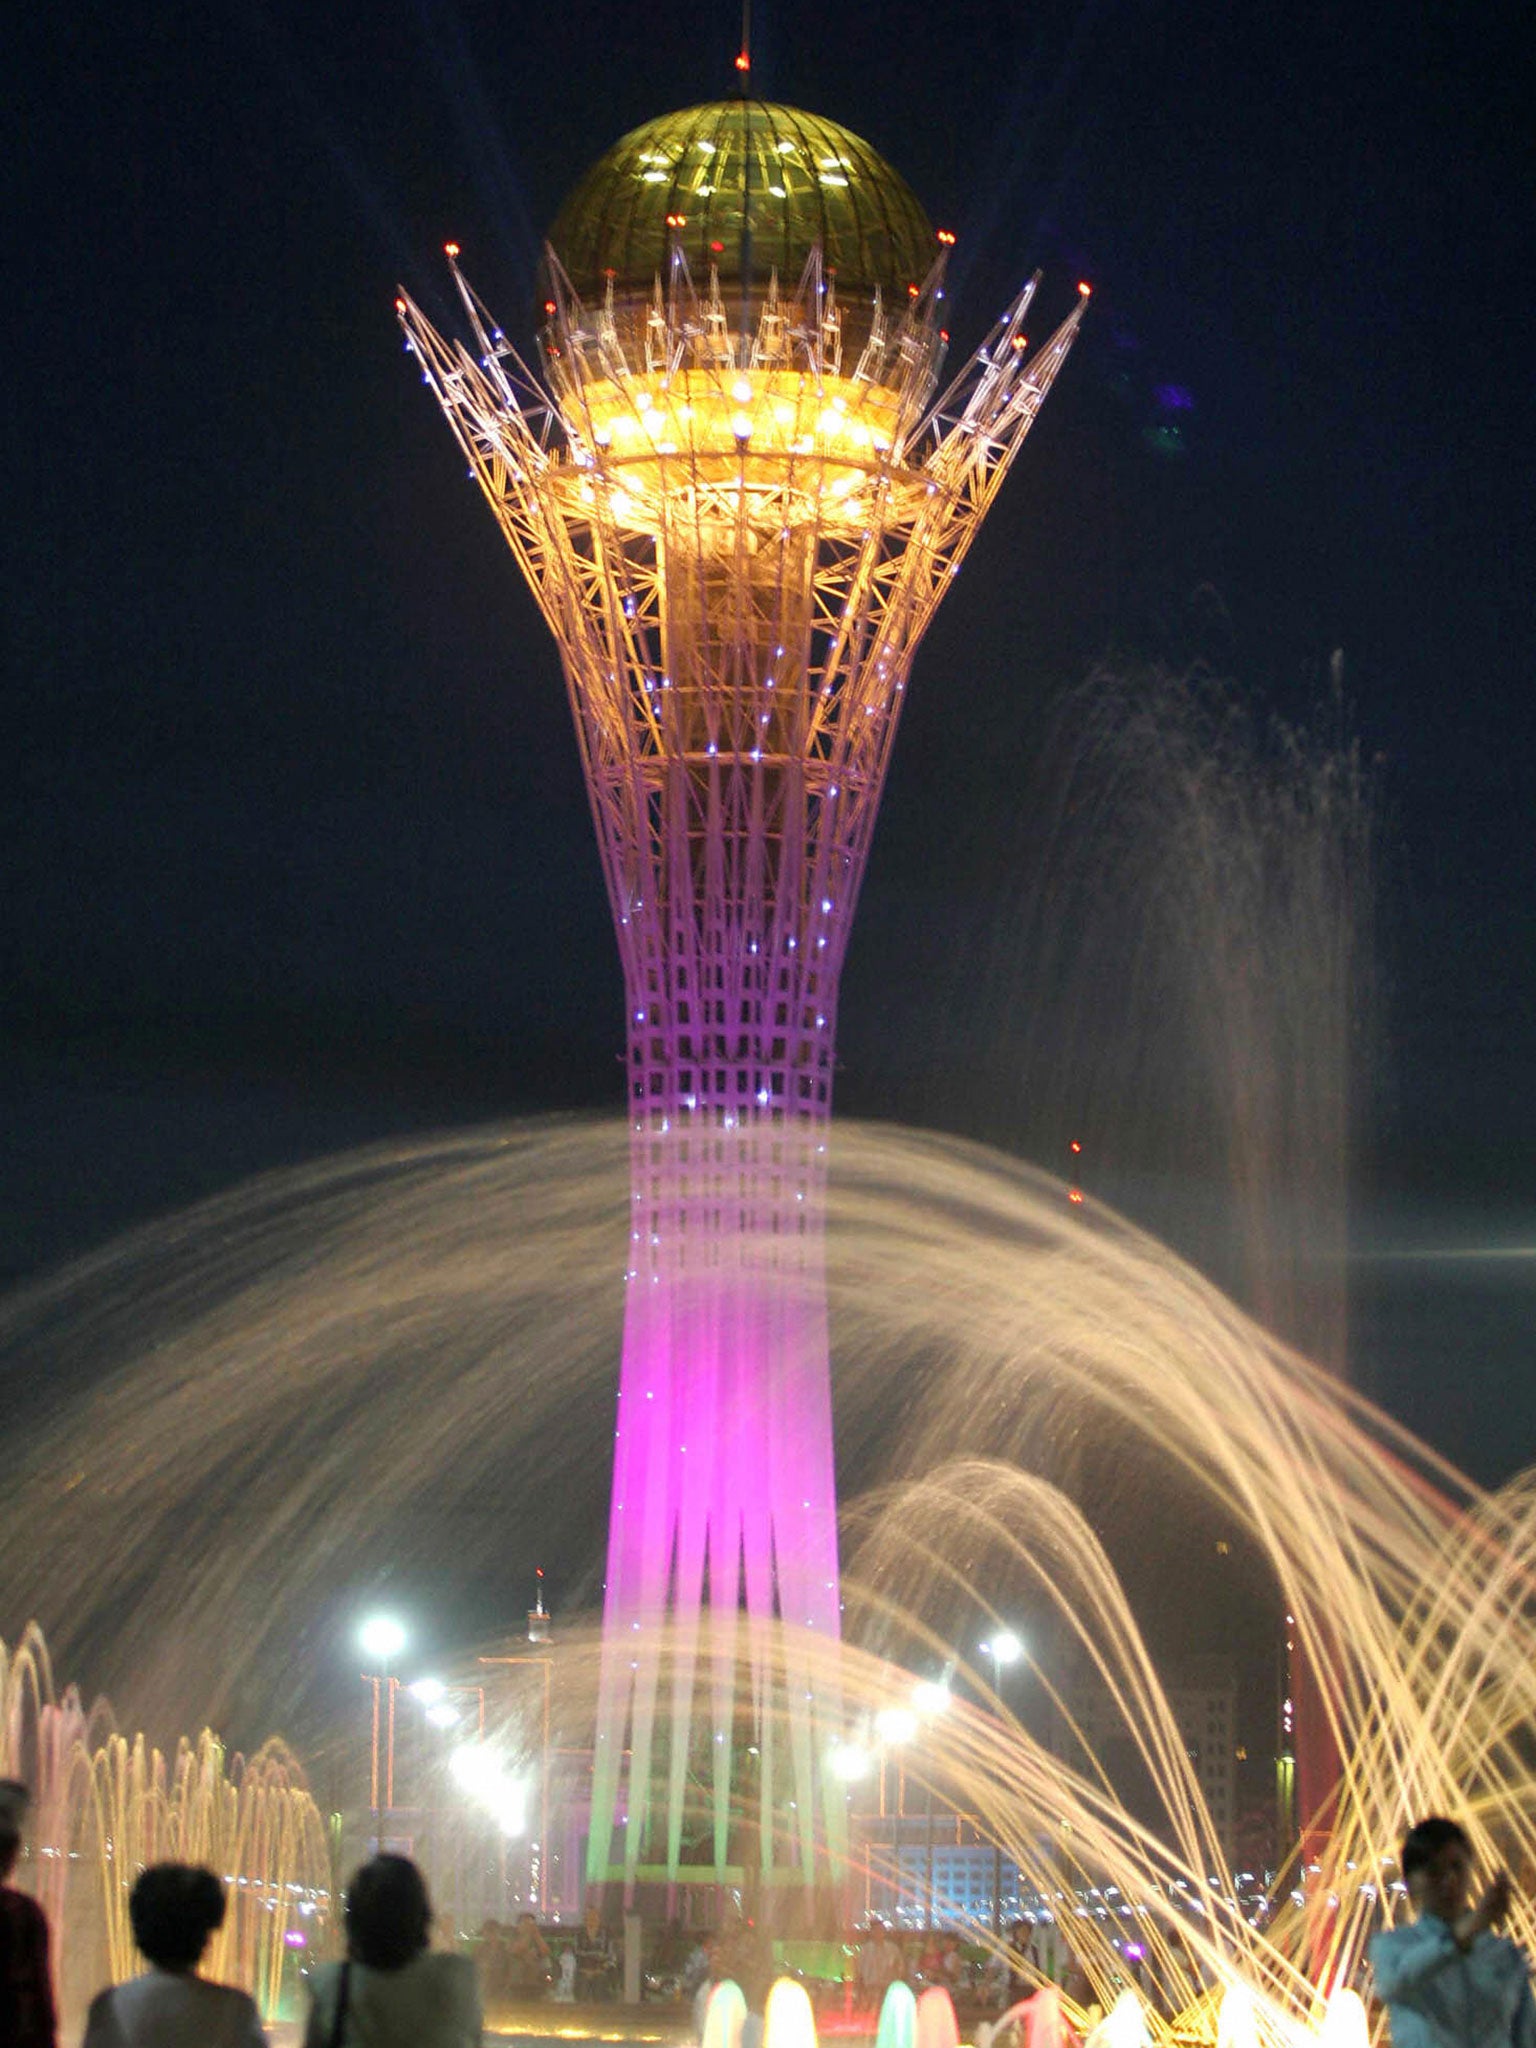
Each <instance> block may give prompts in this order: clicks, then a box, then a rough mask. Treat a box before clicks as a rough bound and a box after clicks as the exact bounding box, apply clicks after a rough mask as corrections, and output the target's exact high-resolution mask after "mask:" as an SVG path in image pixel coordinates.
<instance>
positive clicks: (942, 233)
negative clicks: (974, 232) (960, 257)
mask: <svg viewBox="0 0 1536 2048" xmlns="http://www.w3.org/2000/svg"><path fill="white" fill-rule="evenodd" d="M939 240H940V241H941V242H942V243H943V244H944V246H945V248H946V249H953V247H954V246H955V238H954V236H953V235H952V234H951V233H950V232H949V229H948V228H940V229H939Z"/></svg>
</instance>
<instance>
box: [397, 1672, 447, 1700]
mask: <svg viewBox="0 0 1536 2048" xmlns="http://www.w3.org/2000/svg"><path fill="white" fill-rule="evenodd" d="M447 1690H448V1688H447V1686H446V1685H444V1683H443V1681H442V1680H441V1679H440V1678H418V1679H417V1680H416V1682H415V1684H414V1685H408V1686H407V1687H406V1691H407V1692H408V1693H409V1694H410V1696H411V1698H412V1699H413V1700H420V1701H421V1704H422V1705H423V1706H424V1707H435V1706H436V1705H437V1703H438V1701H439V1700H440V1699H441V1698H442V1697H443V1695H444V1693H446V1692H447Z"/></svg>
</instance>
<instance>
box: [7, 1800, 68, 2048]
mask: <svg viewBox="0 0 1536 2048" xmlns="http://www.w3.org/2000/svg"><path fill="white" fill-rule="evenodd" d="M26 1810H27V1788H26V1786H25V1785H21V1784H18V1783H17V1782H16V1780H15V1779H14V1778H6V1779H4V1780H0V2041H4V2042H7V2043H14V2044H15V2048H54V2043H55V2042H56V2041H57V2039H58V2022H57V2020H56V2019H55V2017H54V2011H53V1975H52V1972H51V1971H50V1969H49V1966H48V1916H47V1915H46V1914H45V1913H44V1911H43V1909H42V1907H41V1906H40V1905H39V1904H38V1903H37V1901H36V1899H29V1898H28V1897H27V1895H26V1893H25V1892H19V1891H16V1890H15V1889H14V1888H13V1886H12V1884H11V1873H12V1871H13V1870H14V1869H15V1868H16V1859H17V1857H18V1856H19V1855H20V1854H21V1824H22V1820H23V1818H24V1816H25V1814H26Z"/></svg>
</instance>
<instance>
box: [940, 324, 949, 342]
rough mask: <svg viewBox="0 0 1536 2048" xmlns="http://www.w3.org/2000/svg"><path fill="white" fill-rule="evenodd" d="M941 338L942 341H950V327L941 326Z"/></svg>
mask: <svg viewBox="0 0 1536 2048" xmlns="http://www.w3.org/2000/svg"><path fill="white" fill-rule="evenodd" d="M939 339H940V341H948V340H949V329H948V328H947V327H941V328H940V329H939Z"/></svg>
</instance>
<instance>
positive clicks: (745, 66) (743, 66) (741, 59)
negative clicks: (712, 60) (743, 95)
mask: <svg viewBox="0 0 1536 2048" xmlns="http://www.w3.org/2000/svg"><path fill="white" fill-rule="evenodd" d="M736 69H737V70H738V71H750V70H751V69H752V59H751V58H750V57H749V56H748V55H747V53H746V51H745V50H743V51H742V52H741V53H740V55H739V56H738V57H737V59H736Z"/></svg>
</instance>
